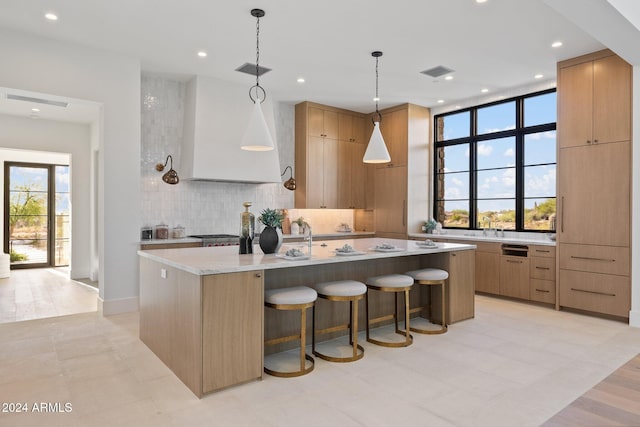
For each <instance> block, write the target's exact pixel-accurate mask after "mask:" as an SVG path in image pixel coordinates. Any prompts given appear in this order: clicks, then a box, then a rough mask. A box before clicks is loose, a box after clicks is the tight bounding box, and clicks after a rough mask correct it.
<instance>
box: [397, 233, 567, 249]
mask: <svg viewBox="0 0 640 427" xmlns="http://www.w3.org/2000/svg"><path fill="white" fill-rule="evenodd" d="M409 237H413V238H420V239H447V240H460V241H464V242H469V241H478V242H495V243H511V244H514V245H541V246H556V242H555V241H553V240H550V239H549V238H548V237H546V236H541V238H540V239H536V238H532V237H511V236H508V237H495V236H483V235H481V234H479V235H472V236H468V235H464V234H453V233H444V234H427V233H409Z"/></svg>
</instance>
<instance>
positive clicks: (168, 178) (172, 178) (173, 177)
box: [156, 154, 180, 185]
mask: <svg viewBox="0 0 640 427" xmlns="http://www.w3.org/2000/svg"><path fill="white" fill-rule="evenodd" d="M169 161H171V163H169ZM167 163H169V170H168V171H167V173H165V174H164V175H162V180H163V181H164V182H166V183H167V184H171V185H175V184H177V183H178V182H180V178H178V172H176V171H175V170H173V157H171V154H169V155H168V156H167V160H165V161H164V165H163V164H162V163H158V164H156V170H157V171H158V172H162V171H163V170H164V168H165V167H167Z"/></svg>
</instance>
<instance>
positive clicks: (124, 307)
mask: <svg viewBox="0 0 640 427" xmlns="http://www.w3.org/2000/svg"><path fill="white" fill-rule="evenodd" d="M138 299H139V298H138V297H131V298H119V299H112V300H107V301H105V300H103V299H102V298H100V297H98V313H100V314H102V315H103V316H111V315H114V314H120V313H132V312H135V311H138V303H139V301H138Z"/></svg>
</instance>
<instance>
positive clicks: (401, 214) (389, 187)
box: [375, 167, 407, 236]
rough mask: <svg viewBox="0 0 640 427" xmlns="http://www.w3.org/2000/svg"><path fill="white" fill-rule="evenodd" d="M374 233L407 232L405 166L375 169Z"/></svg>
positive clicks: (403, 233) (401, 233)
mask: <svg viewBox="0 0 640 427" xmlns="http://www.w3.org/2000/svg"><path fill="white" fill-rule="evenodd" d="M375 188H376V193H375V199H376V200H375V206H376V214H375V216H376V233H378V232H379V233H397V234H400V235H405V236H406V234H407V216H406V215H407V168H406V167H397V168H384V169H376V185H375Z"/></svg>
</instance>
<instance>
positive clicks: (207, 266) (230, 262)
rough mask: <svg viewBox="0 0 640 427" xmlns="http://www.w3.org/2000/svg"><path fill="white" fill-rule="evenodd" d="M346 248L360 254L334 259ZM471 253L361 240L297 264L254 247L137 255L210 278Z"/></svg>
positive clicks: (329, 247) (320, 249)
mask: <svg viewBox="0 0 640 427" xmlns="http://www.w3.org/2000/svg"><path fill="white" fill-rule="evenodd" d="M383 243H390V244H392V245H394V246H396V247H397V248H398V249H399V250H398V251H393V252H379V251H376V250H375V247H376V246H377V245H381V244H383ZM323 244H326V246H322V245H323ZM345 244H349V245H351V246H352V247H353V248H354V249H355V250H356V251H358V252H362V254H361V255H360V254H358V255H349V256H339V255H336V253H335V249H336V248H339V247H341V246H343V245H345ZM293 247H296V248H299V249H301V250H302V251H303V252H305V253H308V244H306V243H285V244H283V245H282V247H281V248H280V254H284V253H285V252H286V251H287V250H288V249H291V248H293ZM473 249H476V246H475V245H473V244H462V243H439V244H438V246H437V248H425V247H421V246H419V245H418V241H416V240H399V239H382V238H364V239H344V240H331V241H328V242H325V243H320V242H314V243H313V246H312V249H311V256H310V257H309V258H307V259H300V260H286V259H283V258H281V257H278V256H277V254H268V255H266V254H263V253H262V251H261V250H260V247H259V246H257V245H255V246H254V251H255V253H253V254H249V255H240V254H239V253H238V247H237V246H218V247H199V248H182V249H155V250H152V251H143V250H140V251H138V255H139V256H141V257H144V258H148V259H150V260H153V261H156V262H160V263H162V264H165V265H167V266H170V267H174V268H177V269H179V270H183V271H186V272H189V273H192V274H196V275H209V274H223V273H237V272H241V271H256V270H270V269H278V268H291V267H302V266H310V265H320V264H332V263H338V262H352V261H363V260H371V259H380V258H394V257H400V256H413V255H428V254H435V253H443V252H453V251H460V250H473Z"/></svg>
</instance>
